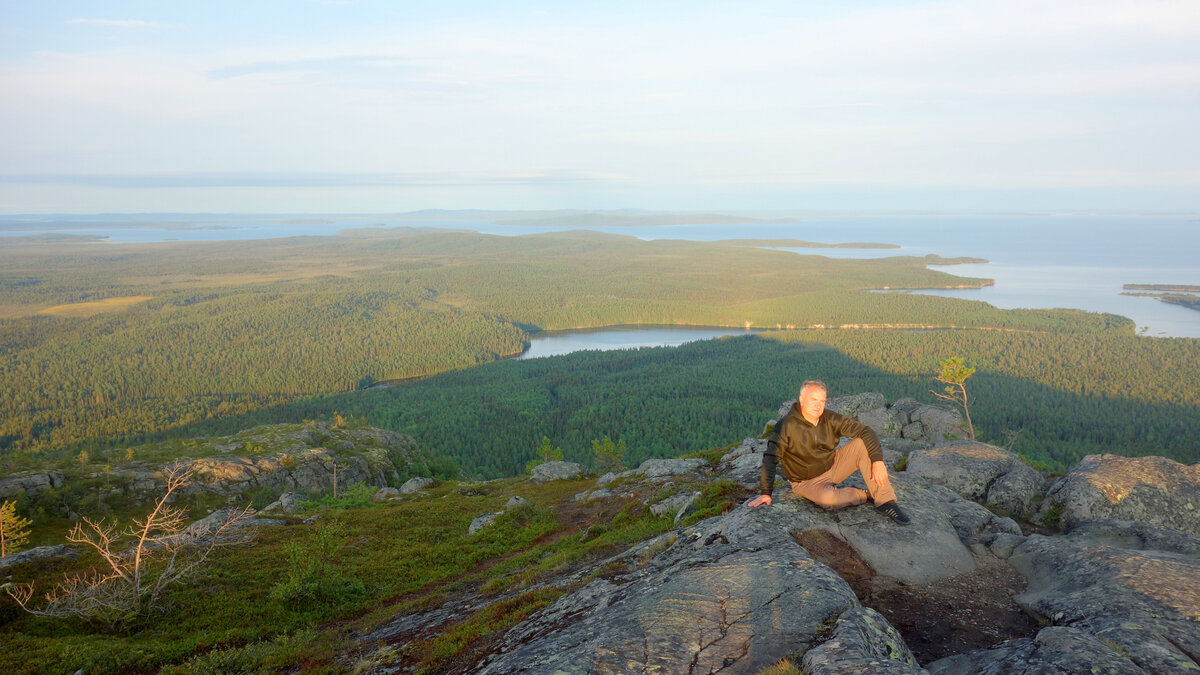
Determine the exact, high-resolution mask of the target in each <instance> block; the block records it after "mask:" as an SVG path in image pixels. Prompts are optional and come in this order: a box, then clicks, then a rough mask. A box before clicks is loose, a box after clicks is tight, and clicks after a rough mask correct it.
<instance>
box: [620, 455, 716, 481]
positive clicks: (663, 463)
mask: <svg viewBox="0 0 1200 675" xmlns="http://www.w3.org/2000/svg"><path fill="white" fill-rule="evenodd" d="M707 465H708V462H706V461H704V460H703V459H648V460H646V461H644V462H642V463H641V464H640V465H639V466H638V468H636V469H634V470H633V472H632V473H634V474H641V475H642V476H643V477H645V478H647V479H649V480H661V479H664V478H670V477H672V476H681V475H686V474H695V473H698V472H699V471H700V469H701V467H704V466H707Z"/></svg>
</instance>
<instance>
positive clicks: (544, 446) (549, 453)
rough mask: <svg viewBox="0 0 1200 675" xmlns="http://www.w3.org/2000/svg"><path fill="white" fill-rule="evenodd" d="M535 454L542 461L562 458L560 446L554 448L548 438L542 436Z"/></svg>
mask: <svg viewBox="0 0 1200 675" xmlns="http://www.w3.org/2000/svg"><path fill="white" fill-rule="evenodd" d="M537 455H538V457H540V458H541V459H542V461H543V462H561V461H562V459H563V451H562V448H556V447H554V446H553V445H551V443H550V439H549V438H547V437H546V436H542V443H541V445H539V446H538V449H537Z"/></svg>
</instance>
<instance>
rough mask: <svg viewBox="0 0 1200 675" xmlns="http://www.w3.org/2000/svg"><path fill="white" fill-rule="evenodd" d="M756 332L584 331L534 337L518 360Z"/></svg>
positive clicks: (667, 328)
mask: <svg viewBox="0 0 1200 675" xmlns="http://www.w3.org/2000/svg"><path fill="white" fill-rule="evenodd" d="M756 332H759V331H748V330H745V329H741V328H715V327H704V326H610V327H608V328H595V329H587V330H572V331H555V332H543V333H535V334H534V335H533V336H532V337H531V338H530V341H529V349H527V350H525V353H524V354H521V355H520V356H518V357H516V358H518V359H537V358H541V357H543V356H560V355H562V354H570V353H572V352H581V351H586V350H589V349H590V350H594V351H610V350H613V349H638V348H640V347H678V346H679V345H682V344H685V343H688V342H695V341H697V340H711V339H713V338H718V337H722V336H725V335H750V334H752V333H756Z"/></svg>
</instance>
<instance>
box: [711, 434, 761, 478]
mask: <svg viewBox="0 0 1200 675" xmlns="http://www.w3.org/2000/svg"><path fill="white" fill-rule="evenodd" d="M766 449H767V440H766V439H765V438H747V439H745V440H743V441H742V442H741V443H740V444H739V445H738V446H737V447H736V448H734V449H733V450H730V451H729V452H727V453H725V456H724V457H722V458H721V461H720V462H719V463H718V464H717V473H718V474H720V475H721V476H722V477H724V478H728V479H729V480H732V481H734V482H736V483H740V484H742V485H745V486H746V487H750V488H753V487H756V486H757V485H758V482H759V477H760V476H761V475H762V474H761V471H762V453H763V451H764V450H766Z"/></svg>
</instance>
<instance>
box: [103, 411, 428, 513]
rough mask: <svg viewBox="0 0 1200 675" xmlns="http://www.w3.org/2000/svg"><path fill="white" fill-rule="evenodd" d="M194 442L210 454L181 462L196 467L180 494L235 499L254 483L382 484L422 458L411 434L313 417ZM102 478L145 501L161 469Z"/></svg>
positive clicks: (318, 488) (314, 486)
mask: <svg viewBox="0 0 1200 675" xmlns="http://www.w3.org/2000/svg"><path fill="white" fill-rule="evenodd" d="M195 447H196V448H197V451H198V452H212V453H213V454H209V455H207V456H204V457H200V458H198V459H183V460H181V461H184V462H186V463H187V464H189V466H190V468H191V469H192V471H193V472H194V473H193V478H192V481H191V482H190V483H189V484H188V485H186V486H184V487H183V489H181V490H180V494H183V495H188V494H196V493H204V494H216V495H221V496H224V497H227V498H233V497H237V496H239V495H244V494H246V493H248V492H251V491H253V490H258V489H266V490H270V491H278V492H297V493H301V494H307V493H313V492H327V491H330V490H332V489H333V485H334V481H335V480H336V481H337V485H338V489H339V490H341V489H344V488H346V487H349V486H351V485H357V484H360V483H367V484H369V485H375V486H379V487H382V486H385V485H387V484H388V482H389V481H392V482H393V484H395V482H396V481H397V479H398V478H399V477H400V475H401V473H411V472H412V471H413V469H414V468H417V467H418V465H419V464H420V463H421V462H422V461H423V458H422V456H421V454H420V452H418V451H417V449H416V445H415V443H414V442H413V440H412V438H410V437H408V436H405V435H403V434H398V433H395V432H392V431H387V430H384V429H372V428H366V429H344V428H334V427H332V426H330V425H329V424H324V423H316V422H309V423H305V424H303V425H300V424H276V425H268V426H263V427H256V428H254V429H250V430H247V431H243V432H241V433H238V434H235V435H233V436H225V437H220V438H216V439H205V440H204V441H203V442H200V441H197V442H196V444H195ZM235 453H242V454H235ZM104 478H105V480H106V481H107V482H108V483H109V484H110V485H112V486H114V487H108V488H105V489H109V490H112V491H113V492H116V493H126V492H127V493H132V494H133V495H137V496H141V497H143V498H147V499H149V498H153V497H155V496H157V495H158V494H160V493H161V492H162V490H163V487H164V484H163V481H162V471H161V467H159V466H155V465H149V464H134V465H132V466H127V467H118V468H116V469H115V470H113V471H111V472H108V473H106V474H105V475H104ZM425 480H429V479H425Z"/></svg>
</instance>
